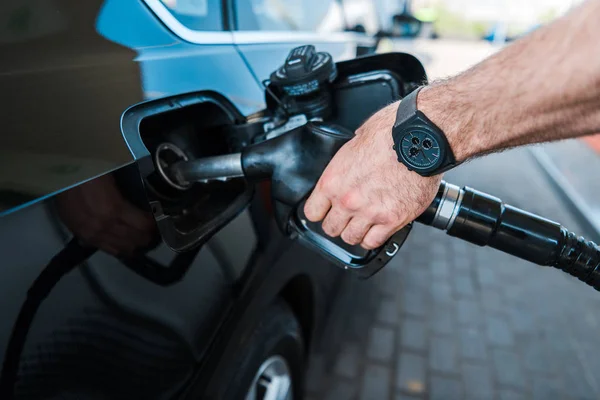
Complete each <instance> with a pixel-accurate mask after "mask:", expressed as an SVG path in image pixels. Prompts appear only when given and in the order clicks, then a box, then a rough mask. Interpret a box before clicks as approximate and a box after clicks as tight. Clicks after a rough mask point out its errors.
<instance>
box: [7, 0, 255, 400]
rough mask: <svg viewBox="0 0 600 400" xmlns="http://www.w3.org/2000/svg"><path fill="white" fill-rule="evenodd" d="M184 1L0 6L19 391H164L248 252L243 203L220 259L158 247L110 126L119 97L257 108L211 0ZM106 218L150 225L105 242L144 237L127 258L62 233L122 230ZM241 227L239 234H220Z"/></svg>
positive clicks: (10, 357) (11, 348) (172, 388)
mask: <svg viewBox="0 0 600 400" xmlns="http://www.w3.org/2000/svg"><path fill="white" fill-rule="evenodd" d="M193 5H194V3H191V2H188V4H187V5H186V4H185V2H176V3H175V2H169V1H167V0H165V1H159V0H148V1H147V2H143V1H121V0H106V1H101V0H94V1H85V2H81V1H72V0H47V1H33V0H32V1H25V2H23V1H16V0H15V1H8V2H4V3H3V5H2V6H1V7H0V9H1V10H2V13H0V15H2V17H0V18H2V19H3V20H4V24H3V25H2V26H3V27H2V28H0V49H1V50H2V54H3V57H2V60H1V61H0V89H1V90H2V93H4V94H5V95H7V96H10V101H6V102H3V106H2V110H1V111H0V115H1V116H0V118H1V120H2V121H3V126H2V132H1V133H0V142H1V146H0V148H1V154H0V164H1V167H0V169H1V170H2V179H0V185H1V186H2V187H1V188H0V205H1V207H2V209H1V210H0V214H1V217H0V221H1V223H0V254H1V255H2V262H1V268H0V304H2V307H1V310H2V311H1V313H0V315H1V316H2V318H1V323H0V359H3V360H4V365H3V374H2V384H1V387H2V390H5V389H6V388H7V387H9V386H10V390H12V388H13V386H14V389H15V392H16V394H17V397H18V398H58V397H60V398H67V397H68V398H160V397H170V396H172V395H173V394H174V393H176V392H177V391H178V390H179V389H180V388H181V387H182V386H183V385H184V384H185V382H186V380H187V379H188V378H189V377H190V376H191V374H192V371H193V369H194V368H195V367H196V366H197V364H198V361H199V360H200V359H201V358H202V356H203V354H204V353H205V351H206V349H207V347H208V345H209V343H210V341H211V338H212V336H213V335H214V332H215V329H216V327H217V326H218V325H219V321H221V320H222V319H223V318H224V316H225V315H226V310H227V308H228V306H229V304H230V303H231V300H232V287H233V285H234V283H235V281H236V279H237V278H238V277H239V275H241V274H242V272H243V267H244V266H246V265H247V264H249V260H250V259H251V257H252V254H253V251H254V247H255V246H256V243H257V240H258V238H257V236H256V232H255V230H254V225H253V223H252V221H251V218H250V216H249V214H248V213H247V212H242V213H241V214H239V215H238V216H237V217H236V218H234V219H233V220H232V221H231V222H229V223H228V224H226V225H224V226H222V227H221V228H222V229H221V230H220V232H219V235H221V243H232V244H235V245H236V252H235V254H233V255H230V256H228V257H230V258H227V257H224V256H223V254H224V253H223V251H220V250H219V248H218V243H216V242H215V243H214V245H213V244H210V243H209V244H207V245H206V246H203V247H202V248H200V249H199V251H198V252H196V253H193V254H192V255H193V257H188V258H187V259H183V260H182V259H181V258H179V256H178V255H177V253H175V252H173V251H172V250H171V249H169V248H168V246H166V245H165V244H164V243H162V242H161V241H160V237H159V236H157V235H156V234H155V233H156V226H155V225H154V219H153V218H152V215H151V214H150V210H149V209H148V207H147V202H146V199H145V197H144V196H143V195H142V197H139V195H140V192H139V190H137V189H138V188H139V186H140V179H139V175H138V171H137V166H136V165H135V164H133V157H132V153H131V151H130V150H131V149H128V148H127V146H126V144H125V142H124V141H123V137H122V131H121V126H120V123H121V117H122V115H123V113H124V112H125V110H126V109H127V108H128V107H130V106H132V105H135V104H138V103H141V102H145V101H149V100H154V99H157V98H163V97H168V96H170V95H175V94H180V93H186V92H194V91H198V90H215V91H218V92H220V93H223V94H224V95H226V96H227V97H228V98H230V99H232V101H235V102H236V106H237V107H238V109H239V110H240V111H241V112H243V113H248V114H249V113H252V112H254V111H256V110H258V109H260V108H261V106H262V102H263V93H262V91H261V90H260V88H259V87H258V85H257V84H256V82H255V81H254V80H253V77H252V75H251V74H250V72H249V70H248V68H247V66H246V64H245V62H244V60H243V59H242V58H241V57H240V55H239V53H238V51H237V50H236V49H235V47H234V46H233V45H232V35H231V33H229V32H226V31H224V30H225V26H224V25H223V19H222V18H221V2H220V1H216V0H215V1H208V2H204V3H203V4H202V5H201V7H200V8H194V7H193ZM232 76H234V77H235V79H232V78H231V77H232ZM196 117H197V119H198V120H202V119H203V118H204V117H205V116H204V115H202V114H199V115H197V116H196ZM123 210H126V211H123ZM133 210H135V211H133ZM117 215H121V216H122V217H124V218H125V219H129V218H131V217H132V216H133V215H135V217H134V218H136V219H137V220H138V222H139V221H140V220H142V221H143V222H142V223H141V224H142V225H143V226H144V227H145V228H144V229H147V230H148V232H146V231H143V232H140V234H139V235H131V234H130V235H126V236H125V237H124V238H123V236H121V238H120V239H119V240H118V241H119V242H123V241H127V240H128V239H131V240H136V241H137V240H138V239H140V237H142V236H145V235H146V234H147V237H148V238H150V240H149V241H148V242H147V243H144V246H147V247H148V249H149V248H152V250H149V251H148V252H147V254H146V255H145V256H144V259H136V260H137V262H138V264H136V265H126V263H125V262H124V261H123V259H122V258H120V257H119V258H117V257H114V256H113V255H111V254H110V251H111V250H114V249H112V248H111V245H108V244H109V242H110V240H108V241H106V240H105V241H104V244H105V245H107V246H106V247H105V248H101V249H100V250H99V251H95V252H94V251H93V250H91V248H92V247H94V246H89V243H87V242H86V240H83V241H82V242H78V241H75V242H74V241H70V240H71V237H72V236H73V235H75V236H78V237H83V238H85V239H87V240H89V241H90V242H91V243H96V239H97V236H105V237H111V235H117V237H118V235H119V234H118V233H117V232H116V231H114V230H113V229H116V230H117V231H119V230H120V231H121V235H122V233H123V232H124V231H123V229H122V228H123V227H122V226H120V225H119V224H122V223H125V224H127V223H126V222H125V221H123V220H121V218H120V217H119V218H115V216H117ZM119 221H120V222H119ZM148 221H150V223H147V222H148ZM223 235H225V236H224V237H223ZM217 236H218V235H217ZM240 236H243V237H244V241H243V243H239V242H235V241H233V242H232V241H229V238H230V237H237V238H239V237H240ZM215 238H216V236H215ZM215 240H216V239H215ZM113 244H115V243H114V242H113ZM138 244H139V243H138ZM90 250H91V251H90ZM92 253H93V255H91V257H90V258H89V259H88V260H87V262H85V264H84V265H83V266H82V267H81V268H76V269H70V268H71V267H75V266H76V265H78V264H79V261H82V260H83V259H85V257H86V256H87V255H89V254H92ZM55 255H59V256H58V258H53V257H54V256H55ZM174 263H179V264H181V263H184V264H186V265H185V266H186V268H187V271H188V273H187V274H186V275H185V277H183V278H182V279H181V280H178V281H175V282H171V283H172V284H171V285H169V286H168V287H167V286H162V285H161V284H160V282H157V281H156V280H155V281H152V280H149V279H147V278H146V277H144V276H143V274H140V273H139V272H140V270H141V271H142V272H143V271H144V268H146V267H148V268H153V269H154V270H156V269H157V268H161V267H163V266H168V265H173V264H174ZM48 265H51V266H53V268H58V270H53V269H52V268H51V269H47V268H46V267H47V266H48ZM140 265H141V268H139V266H140ZM240 266H242V268H238V267H240ZM44 271H45V272H44ZM48 271H50V272H52V271H54V273H53V274H52V273H49V272H48ZM57 271H58V272H57ZM40 285H41V286H40ZM32 288H33V289H32ZM40 288H42V289H40ZM32 309H33V310H34V311H33V312H32ZM20 310H21V315H24V317H23V318H21V317H20V319H19V321H17V315H19V312H20ZM23 310H25V312H24V313H23ZM6 393H8V392H6V391H3V392H2V394H0V397H3V395H4V394H6ZM69 396H70V397H69ZM10 397H11V396H10V394H9V395H7V396H5V397H3V398H10Z"/></svg>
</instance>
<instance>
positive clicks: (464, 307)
mask: <svg viewBox="0 0 600 400" xmlns="http://www.w3.org/2000/svg"><path fill="white" fill-rule="evenodd" d="M456 312H457V319H458V323H459V324H461V325H473V326H477V325H480V324H481V322H482V321H481V319H482V315H481V310H480V308H479V304H478V302H477V301H474V300H467V299H459V300H458V301H457V302H456Z"/></svg>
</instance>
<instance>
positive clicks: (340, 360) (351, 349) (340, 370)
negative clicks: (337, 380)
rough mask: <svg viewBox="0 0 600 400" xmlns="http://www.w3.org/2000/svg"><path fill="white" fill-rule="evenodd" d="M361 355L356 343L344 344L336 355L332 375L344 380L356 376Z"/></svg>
mask: <svg viewBox="0 0 600 400" xmlns="http://www.w3.org/2000/svg"><path fill="white" fill-rule="evenodd" d="M361 362H362V355H361V352H360V349H359V347H358V345H357V344H356V343H344V344H343V345H342V348H341V350H340V352H339V353H338V355H337V360H336V362H335V367H334V373H335V374H336V375H338V376H342V377H345V378H356V377H357V376H358V372H359V368H360V364H361Z"/></svg>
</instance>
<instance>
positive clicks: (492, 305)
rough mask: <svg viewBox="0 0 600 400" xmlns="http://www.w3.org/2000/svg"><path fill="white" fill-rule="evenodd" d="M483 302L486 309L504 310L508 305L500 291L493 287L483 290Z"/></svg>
mask: <svg viewBox="0 0 600 400" xmlns="http://www.w3.org/2000/svg"><path fill="white" fill-rule="evenodd" d="M481 304H482V307H483V308H484V309H485V310H486V311H502V310H504V309H505V308H506V306H507V305H506V303H505V301H504V299H503V298H502V295H501V294H500V291H499V290H493V289H486V290H483V291H482V292H481Z"/></svg>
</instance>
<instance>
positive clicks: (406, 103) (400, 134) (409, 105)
mask: <svg viewBox="0 0 600 400" xmlns="http://www.w3.org/2000/svg"><path fill="white" fill-rule="evenodd" d="M421 89H422V87H420V88H418V89H416V90H414V91H413V92H411V93H410V94H409V95H407V96H406V97H404V99H402V101H401V102H400V105H399V106H398V112H397V114H396V122H395V123H394V127H393V128H392V136H393V138H394V150H396V154H397V155H398V161H399V162H401V163H402V164H404V165H405V166H406V167H407V168H408V170H409V171H415V172H416V173H418V174H419V175H422V176H434V175H438V174H441V173H442V172H445V171H448V170H449V169H451V168H453V167H455V166H456V165H457V164H458V163H457V162H456V158H455V157H454V153H452V148H451V147H450V144H449V143H448V139H446V135H445V134H444V132H443V131H442V130H441V129H440V128H438V127H437V126H436V125H435V124H434V123H433V122H431V120H430V119H429V118H427V116H426V115H425V114H423V113H422V112H421V111H419V110H417V95H418V94H419V91H420V90H421Z"/></svg>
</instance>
